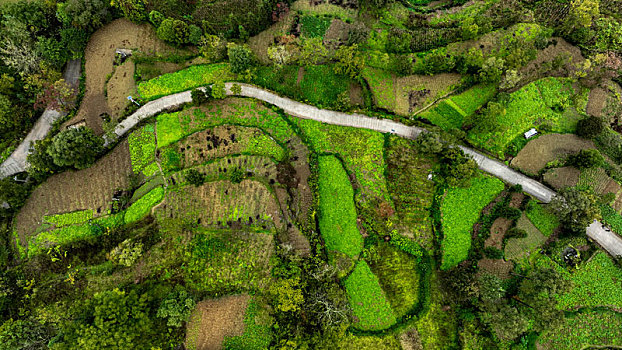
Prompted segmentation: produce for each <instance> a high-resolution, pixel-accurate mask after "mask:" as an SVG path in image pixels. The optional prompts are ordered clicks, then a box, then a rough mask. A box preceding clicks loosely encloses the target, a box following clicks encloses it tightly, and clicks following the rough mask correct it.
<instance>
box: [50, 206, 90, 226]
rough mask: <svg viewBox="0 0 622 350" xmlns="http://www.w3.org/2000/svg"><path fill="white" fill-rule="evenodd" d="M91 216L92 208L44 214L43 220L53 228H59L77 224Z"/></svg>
mask: <svg viewBox="0 0 622 350" xmlns="http://www.w3.org/2000/svg"><path fill="white" fill-rule="evenodd" d="M92 218H93V210H91V209H87V210H79V211H74V212H72V213H65V214H58V215H50V216H44V217H43V221H44V222H45V223H48V224H50V225H54V227H55V228H61V227H64V226H69V225H77V224H81V223H84V222H86V221H89V220H91V219H92Z"/></svg>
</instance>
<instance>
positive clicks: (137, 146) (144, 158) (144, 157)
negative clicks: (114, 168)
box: [128, 124, 157, 174]
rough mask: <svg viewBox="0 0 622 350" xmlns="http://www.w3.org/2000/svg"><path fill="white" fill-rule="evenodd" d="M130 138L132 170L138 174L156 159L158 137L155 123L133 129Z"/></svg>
mask: <svg viewBox="0 0 622 350" xmlns="http://www.w3.org/2000/svg"><path fill="white" fill-rule="evenodd" d="M128 140H129V145H130V159H131V160H132V170H133V171H134V173H136V174H138V173H140V172H141V171H143V170H145V169H146V168H147V166H148V165H149V164H151V163H153V162H154V161H155V150H156V139H155V129H154V125H153V124H147V125H145V126H143V127H142V128H140V129H137V130H135V131H133V132H132V133H131V134H130V136H129V137H128ZM156 167H157V165H156Z"/></svg>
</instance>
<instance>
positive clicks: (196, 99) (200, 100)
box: [190, 86, 212, 106]
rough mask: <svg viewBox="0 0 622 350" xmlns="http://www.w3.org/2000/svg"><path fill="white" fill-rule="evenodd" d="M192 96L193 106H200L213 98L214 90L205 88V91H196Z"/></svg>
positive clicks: (193, 91)
mask: <svg viewBox="0 0 622 350" xmlns="http://www.w3.org/2000/svg"><path fill="white" fill-rule="evenodd" d="M190 96H191V97H192V104H194V105H195V106H200V105H202V104H204V103H206V102H208V101H209V100H210V99H211V98H212V88H211V87H209V86H208V87H203V89H194V90H192V92H190Z"/></svg>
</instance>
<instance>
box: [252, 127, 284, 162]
mask: <svg viewBox="0 0 622 350" xmlns="http://www.w3.org/2000/svg"><path fill="white" fill-rule="evenodd" d="M242 142H245V143H246V146H245V147H244V150H243V151H242V153H243V154H250V155H260V156H267V157H270V158H273V159H275V160H277V161H282V160H283V159H285V156H286V151H285V149H283V147H281V146H280V145H279V144H278V143H276V142H275V141H274V140H273V139H272V138H271V137H270V136H268V135H266V134H265V133H261V134H260V135H257V136H255V137H253V138H251V139H246V140H242Z"/></svg>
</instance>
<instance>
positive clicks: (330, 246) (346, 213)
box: [318, 156, 363, 257]
mask: <svg viewBox="0 0 622 350" xmlns="http://www.w3.org/2000/svg"><path fill="white" fill-rule="evenodd" d="M319 171H320V176H319V180H318V182H319V184H318V186H319V192H320V215H319V223H320V232H321V233H322V237H324V241H325V242H326V249H327V250H328V251H332V250H336V251H339V252H342V253H344V254H346V255H348V256H349V257H355V256H357V255H358V254H359V253H360V252H361V250H362V248H363V237H362V236H361V233H360V232H359V230H358V227H357V226H356V209H355V207H354V191H353V190H352V185H351V184H350V180H349V179H348V174H346V171H345V170H344V169H343V166H342V165H341V162H340V161H339V160H338V159H337V158H335V157H334V156H322V157H320V159H319Z"/></svg>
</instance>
